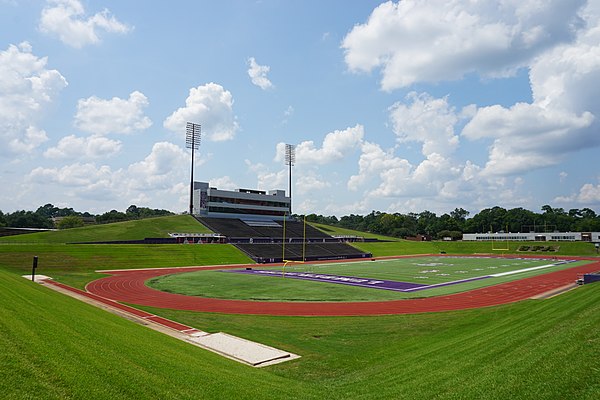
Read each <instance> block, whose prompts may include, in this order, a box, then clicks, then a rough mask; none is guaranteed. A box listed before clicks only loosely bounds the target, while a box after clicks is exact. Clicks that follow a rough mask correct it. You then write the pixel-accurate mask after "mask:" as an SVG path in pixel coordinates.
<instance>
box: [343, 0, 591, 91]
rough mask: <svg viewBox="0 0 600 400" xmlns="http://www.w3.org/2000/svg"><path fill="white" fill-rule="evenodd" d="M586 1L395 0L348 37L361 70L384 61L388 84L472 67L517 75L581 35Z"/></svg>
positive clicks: (349, 58) (454, 75)
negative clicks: (542, 55)
mask: <svg viewBox="0 0 600 400" xmlns="http://www.w3.org/2000/svg"><path fill="white" fill-rule="evenodd" d="M582 4H584V0H569V1H565V0H553V1H545V2H539V1H536V0H523V1H506V2H502V3H500V4H499V3H497V2H492V1H488V2H465V1H443V0H429V1H422V0H403V1H400V2H397V3H394V2H391V1H388V2H386V3H383V4H381V5H379V6H378V7H376V8H375V9H374V10H373V12H372V13H371V15H370V17H369V19H368V21H367V22H366V23H364V24H358V25H356V26H354V28H353V29H352V30H351V31H350V32H349V33H348V34H347V35H346V37H345V38H344V40H343V41H342V48H343V49H344V52H345V61H346V64H347V66H348V68H349V69H350V70H351V71H354V72H360V71H363V72H369V71H372V70H373V69H374V68H381V74H382V79H381V87H382V88H383V89H384V90H393V89H396V88H400V87H405V86H409V85H411V84H413V83H415V82H437V81H442V80H454V79H459V78H461V77H463V76H464V75H465V74H467V73H470V72H476V73H479V74H480V75H482V76H488V77H500V76H502V77H505V76H511V75H512V74H514V73H515V71H516V70H517V69H518V68H520V67H524V66H527V65H528V64H529V62H530V61H531V60H532V59H534V58H535V57H536V56H537V55H539V54H540V53H541V52H543V51H544V50H546V49H548V48H549V47H551V46H554V45H556V44H557V43H561V42H568V41H570V40H571V39H572V38H573V36H574V31H575V28H577V27H579V26H581V25H582V21H581V19H580V18H579V16H578V14H577V11H578V9H579V8H580V7H581V5H582Z"/></svg>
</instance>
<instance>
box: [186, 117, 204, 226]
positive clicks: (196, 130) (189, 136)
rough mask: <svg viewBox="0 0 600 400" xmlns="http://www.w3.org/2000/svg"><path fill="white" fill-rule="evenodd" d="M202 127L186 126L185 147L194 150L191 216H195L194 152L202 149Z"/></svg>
mask: <svg viewBox="0 0 600 400" xmlns="http://www.w3.org/2000/svg"><path fill="white" fill-rule="evenodd" d="M201 136H202V135H201V132H200V125H199V124H194V123H192V122H188V123H186V124H185V147H186V148H188V149H192V173H191V177H190V215H193V214H194V151H195V150H198V149H199V148H200V139H201Z"/></svg>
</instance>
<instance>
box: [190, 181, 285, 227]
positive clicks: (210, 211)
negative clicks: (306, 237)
mask: <svg viewBox="0 0 600 400" xmlns="http://www.w3.org/2000/svg"><path fill="white" fill-rule="evenodd" d="M193 189H194V193H193V214H194V215H197V216H200V217H208V218H238V219H243V220H249V219H250V220H252V219H254V220H261V219H263V220H282V219H283V218H284V216H285V215H289V214H290V209H291V199H290V197H288V196H286V195H285V190H269V191H263V190H254V189H237V190H233V191H232V190H219V189H217V188H215V187H210V186H209V184H208V182H194V187H193Z"/></svg>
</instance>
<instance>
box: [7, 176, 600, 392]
mask: <svg viewBox="0 0 600 400" xmlns="http://www.w3.org/2000/svg"><path fill="white" fill-rule="evenodd" d="M193 199H194V202H193V215H177V216H170V217H160V218H151V219H147V220H139V221H128V222H119V223H113V224H107V225H101V226H85V227H81V228H73V229H69V230H65V231H56V232H38V233H29V234H25V235H19V236H7V237H4V238H2V239H1V240H0V242H1V244H0V249H1V252H0V265H1V266H2V268H1V269H0V275H1V276H2V279H1V280H0V285H2V288H1V289H2V290H1V291H0V293H2V294H1V295H0V296H1V304H2V307H1V308H0V310H1V312H2V319H1V320H2V328H3V329H2V331H3V334H2V337H3V340H4V341H5V343H6V346H5V349H6V351H5V352H4V354H3V356H2V360H3V364H4V365H5V366H6V367H5V368H3V370H5V371H7V370H10V371H11V372H10V373H9V374H8V376H7V378H6V379H3V381H2V385H3V388H2V390H3V393H10V395H9V398H24V397H30V396H32V395H34V396H35V397H36V398H57V397H60V398H70V397H72V398H80V397H92V398H132V397H134V398H138V397H144V398H158V397H160V398H189V397H199V398H253V399H255V398H266V397H269V398H332V399H335V398H340V399H341V398H344V399H346V398H436V397H440V398H442V397H443V398H507V397H510V398H592V397H594V393H597V391H598V388H597V386H596V385H595V384H594V383H592V382H597V378H598V372H597V368H596V367H595V366H596V362H597V351H596V347H595V346H594V343H595V342H596V341H597V340H598V332H597V330H596V329H594V328H593V327H594V326H596V325H597V324H598V323H600V320H599V318H600V317H598V315H600V313H599V311H600V310H599V306H598V304H600V302H599V300H600V286H599V285H594V284H589V283H592V282H594V281H596V280H597V279H598V278H599V276H598V275H597V274H595V273H596V272H598V271H600V262H599V260H598V258H597V256H596V254H595V248H594V244H593V243H591V242H574V241H566V242H561V246H560V248H559V249H557V250H556V251H555V252H553V253H552V254H549V253H545V254H536V255H532V254H524V253H522V252H520V251H519V248H520V246H522V245H523V244H524V243H525V244H526V243H536V242H535V238H534V240H533V241H532V242H528V241H522V240H520V239H519V240H516V239H512V238H510V240H509V239H507V238H504V239H503V240H500V241H498V240H496V241H492V242H489V241H477V240H474V241H472V242H469V241H462V242H445V241H440V242H435V241H433V242H414V241H407V240H401V239H397V238H390V237H383V236H379V235H373V234H369V233H365V232H355V231H348V230H344V229H340V228H335V227H333V226H329V227H328V226H323V225H318V224H314V225H313V224H309V223H306V221H305V220H302V219H301V218H300V219H298V218H295V219H294V218H292V217H291V216H290V214H291V198H290V197H289V196H286V193H285V191H282V190H273V191H260V190H249V189H238V190H235V191H226V190H219V189H217V188H212V187H210V185H209V184H208V183H205V182H195V183H194V184H193ZM147 232H152V233H153V236H150V237H146V236H143V235H144V233H147ZM499 244H500V245H501V246H499ZM34 256H35V260H36V262H37V261H38V260H39V264H37V265H35V266H36V268H32V266H31V260H32V258H33V257H34ZM19 275H24V276H25V277H26V278H28V280H25V279H22V278H21V277H20V276H19ZM31 280H34V281H35V283H34V282H31ZM577 281H579V284H578V283H577ZM7 368H8V369H7Z"/></svg>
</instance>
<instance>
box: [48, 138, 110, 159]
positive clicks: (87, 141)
mask: <svg viewBox="0 0 600 400" xmlns="http://www.w3.org/2000/svg"><path fill="white" fill-rule="evenodd" d="M120 150H121V142H120V141H118V140H111V139H108V138H105V137H103V136H97V135H92V136H89V137H78V136H75V135H69V136H65V137H63V138H62V139H60V141H59V142H58V144H57V145H56V146H55V147H51V148H49V149H48V150H46V151H45V152H44V156H45V157H47V158H54V159H64V158H101V157H110V156H113V155H115V154H117V153H118V152H119V151H120Z"/></svg>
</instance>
